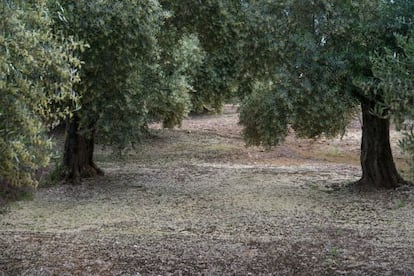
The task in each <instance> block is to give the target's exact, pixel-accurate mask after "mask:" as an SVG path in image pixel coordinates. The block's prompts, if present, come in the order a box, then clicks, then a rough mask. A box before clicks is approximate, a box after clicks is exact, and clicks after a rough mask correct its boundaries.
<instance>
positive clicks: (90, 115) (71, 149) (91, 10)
mask: <svg viewBox="0 0 414 276" xmlns="http://www.w3.org/2000/svg"><path fill="white" fill-rule="evenodd" d="M54 9H55V10H56V11H60V14H61V16H59V18H57V20H60V21H57V22H58V24H56V26H55V28H56V30H59V31H62V32H63V33H64V34H65V35H68V36H74V37H75V38H76V39H78V40H84V41H85V42H87V44H88V45H89V47H88V48H87V49H86V50H85V51H84V52H83V53H81V55H80V58H81V60H82V61H83V62H84V65H83V66H82V69H81V71H80V76H81V82H80V83H79V84H77V85H76V87H75V88H76V91H77V92H78V93H79V94H80V95H81V100H80V104H81V109H80V110H79V111H77V112H75V113H74V116H73V117H72V118H70V119H69V120H68V127H67V136H66V143H65V149H64V165H65V167H66V168H67V171H68V176H69V178H71V179H73V181H74V183H79V181H80V178H81V177H82V176H93V175H96V174H102V173H103V172H102V170H100V169H99V168H98V167H97V166H96V165H95V163H94V161H93V153H94V144H95V137H96V138H99V141H100V142H101V143H106V144H111V145H116V146H118V147H124V146H126V145H128V144H129V143H131V142H137V141H138V140H139V139H140V137H141V136H142V135H143V134H144V133H145V131H146V128H147V125H148V123H149V122H151V121H152V120H157V121H162V122H163V123H164V126H166V127H171V126H174V125H177V124H180V122H181V120H182V118H183V116H185V115H186V114H187V113H188V111H189V110H190V104H191V102H190V96H189V91H191V81H190V78H191V72H192V70H191V67H192V66H196V65H197V64H198V63H200V62H201V60H202V58H203V54H202V51H201V50H200V49H199V47H198V39H197V37H196V36H194V35H191V34H187V35H185V36H181V37H180V38H179V39H177V40H176V43H174V44H170V43H166V41H168V40H169V38H170V37H174V35H173V32H174V30H171V29H169V28H167V27H166V26H164V22H165V20H166V19H167V18H168V17H169V16H171V14H170V13H169V12H168V11H166V10H164V9H163V8H162V7H161V5H160V4H159V3H158V1H154V0H144V1H141V0H140V1H138V0H123V1H109V0H104V1H96V0H95V1H69V0H67V1H66V0H65V1H60V3H59V5H54ZM162 46H165V47H164V48H163V47H162Z"/></svg>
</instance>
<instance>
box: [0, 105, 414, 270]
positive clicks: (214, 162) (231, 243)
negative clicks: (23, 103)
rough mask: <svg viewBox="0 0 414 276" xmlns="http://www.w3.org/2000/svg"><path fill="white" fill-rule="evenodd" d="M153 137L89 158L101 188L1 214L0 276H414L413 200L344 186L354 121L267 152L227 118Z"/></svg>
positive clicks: (49, 195)
mask: <svg viewBox="0 0 414 276" xmlns="http://www.w3.org/2000/svg"><path fill="white" fill-rule="evenodd" d="M152 128H153V129H154V133H155V137H154V138H153V139H151V140H148V141H146V142H145V143H144V144H142V145H140V146H138V148H136V149H135V150H129V151H125V152H124V156H123V157H122V158H121V157H117V156H114V155H111V154H110V153H111V152H110V151H109V150H108V149H102V148H99V147H98V149H97V153H96V159H97V161H98V164H99V165H100V166H101V167H102V168H103V169H104V170H105V172H106V175H105V176H104V177H99V178H95V179H85V180H84V181H83V183H82V185H80V186H70V185H64V184H60V185H56V186H53V187H48V188H40V189H39V190H38V191H37V193H36V194H35V195H34V198H33V199H32V200H27V201H20V202H16V203H13V204H12V205H11V206H10V207H9V210H7V211H6V212H3V213H2V214H0V275H194V274H195V275H201V274H202V275H222V274H226V275H259V274H262V275H263V274H265V275H414V189H413V188H412V187H402V188H400V189H398V190H394V191H380V192H365V193H359V192H355V191H351V190H349V189H347V188H346V185H347V184H348V183H350V182H352V181H356V180H358V178H359V177H360V168H359V165H358V153H359V143H360V125H359V122H358V120H355V122H354V123H353V124H352V125H351V126H350V128H349V130H348V132H347V134H346V135H345V136H344V137H343V138H342V139H339V138H338V139H330V140H328V139H319V140H303V139H296V138H295V137H294V135H293V134H292V135H290V136H289V137H288V138H287V140H286V143H285V144H283V145H281V146H279V147H277V148H275V149H273V150H271V151H264V150H263V149H261V148H257V147H252V148H246V147H244V143H243V141H242V139H241V137H240V130H241V128H240V127H239V126H238V125H237V114H236V110H235V107H233V106H226V108H225V112H224V114H222V115H206V116H198V117H193V118H191V119H188V120H185V121H184V123H183V126H182V128H180V129H175V130H161V129H159V126H158V125H153V126H152ZM392 137H393V138H392V139H393V144H395V143H396V140H397V139H398V135H397V133H395V132H394V131H393V132H392ZM394 153H395V155H396V157H397V161H398V163H399V164H403V163H404V162H403V161H404V157H403V156H402V155H401V154H399V153H398V150H397V149H394Z"/></svg>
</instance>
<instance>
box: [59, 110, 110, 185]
mask: <svg viewBox="0 0 414 276" xmlns="http://www.w3.org/2000/svg"><path fill="white" fill-rule="evenodd" d="M78 129H79V118H78V117H77V116H76V115H75V116H74V117H73V118H71V119H70V120H69V121H68V122H67V126H66V140H65V149H64V155H63V164H64V166H65V168H66V170H67V172H68V173H67V177H68V179H69V180H70V181H72V183H73V184H75V185H76V184H80V182H81V178H83V177H93V176H96V175H103V174H104V173H103V171H102V170H101V169H99V168H98V167H97V166H96V164H95V163H94V162H93V152H94V140H95V139H94V134H95V131H94V127H93V126H91V129H92V132H91V135H90V137H89V136H88V137H85V136H83V135H81V134H79V132H78Z"/></svg>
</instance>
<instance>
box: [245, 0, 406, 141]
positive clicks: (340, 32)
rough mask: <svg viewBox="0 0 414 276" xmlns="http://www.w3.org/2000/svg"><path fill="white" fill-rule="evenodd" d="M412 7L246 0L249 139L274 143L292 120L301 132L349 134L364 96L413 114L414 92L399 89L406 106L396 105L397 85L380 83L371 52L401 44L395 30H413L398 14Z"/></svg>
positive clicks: (378, 109) (380, 106) (383, 111)
mask: <svg viewBox="0 0 414 276" xmlns="http://www.w3.org/2000/svg"><path fill="white" fill-rule="evenodd" d="M403 6H404V8H402V7H403ZM408 7H409V8H410V9H411V10H412V9H413V5H412V4H410V3H409V2H407V1H392V2H391V1H389V2H388V1H380V0H378V1H358V2H356V1H326V0H319V1H295V0H292V1H290V0H286V1H251V2H246V3H245V6H244V12H245V14H246V24H247V25H248V29H249V34H250V36H249V39H247V40H244V41H242V43H241V44H240V47H241V48H242V49H243V50H242V51H240V53H241V55H242V57H243V58H242V59H243V60H244V61H245V62H244V63H243V64H242V65H241V68H242V69H241V71H242V72H244V76H247V78H245V80H246V81H249V78H250V81H249V83H247V85H246V84H243V83H242V84H243V85H239V90H240V91H241V93H240V94H241V95H242V96H244V97H245V100H244V102H243V105H244V106H242V107H241V116H240V122H241V123H242V124H243V125H244V126H245V127H246V129H245V131H244V136H245V138H246V139H247V141H248V143H249V144H256V145H258V144H263V145H269V146H272V145H274V144H276V143H278V142H280V141H282V140H283V137H284V136H285V135H286V134H287V131H286V127H287V126H288V125H289V126H291V127H292V128H293V129H295V131H296V134H297V135H299V136H305V137H311V138H312V137H318V136H320V135H325V136H334V135H338V134H342V133H343V132H344V130H345V127H346V126H347V124H348V122H349V121H350V119H351V118H352V116H353V115H354V113H355V110H356V107H358V105H359V103H360V102H362V101H368V102H370V103H373V105H374V106H375V108H374V109H373V110H372V111H373V113H375V114H376V115H377V116H379V117H384V116H386V117H388V116H391V115H393V116H395V118H396V117H398V114H399V112H400V111H401V113H402V114H405V115H404V116H406V115H407V114H408V113H409V111H408V109H410V108H409V107H410V106H412V104H411V105H410V102H411V101H412V100H411V99H412V93H411V94H410V93H409V92H407V93H403V92H402V91H401V89H399V90H400V92H398V94H399V95H400V98H399V99H398V103H399V105H400V106H396V108H395V109H390V108H388V107H387V104H386V103H387V102H388V97H389V93H388V92H385V91H384V89H383V88H381V89H378V87H377V83H378V77H377V76H375V73H374V71H375V70H376V69H375V65H374V63H373V61H372V59H371V58H370V55H371V54H372V53H374V52H377V53H378V54H379V55H381V56H383V55H384V53H385V52H384V48H385V47H388V48H389V49H393V50H392V51H394V49H396V47H397V45H396V40H395V36H394V33H395V32H397V33H404V32H407V29H406V28H405V25H407V24H405V25H404V24H401V23H398V22H399V21H398V19H399V16H401V15H402V13H403V12H405V13H406V14H409V12H407V11H406V9H407V8H408ZM249 49H251V50H250V51H249ZM257 80H259V81H260V82H261V83H271V87H270V89H269V87H261V86H259V87H258V86H257V85H255V83H256V82H257ZM373 84H375V86H374V85H373ZM393 95H395V93H394V94H393ZM410 95H411V96H410ZM392 97H393V98H394V100H395V99H396V98H395V96H392ZM403 106H404V107H403ZM396 110H398V112H397V111H396ZM285 112H286V113H285ZM271 137H274V138H271Z"/></svg>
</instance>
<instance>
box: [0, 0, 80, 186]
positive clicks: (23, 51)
mask: <svg viewBox="0 0 414 276" xmlns="http://www.w3.org/2000/svg"><path fill="white" fill-rule="evenodd" d="M0 14H1V16H0V18H1V19H0V25H1V28H0V189H6V187H8V186H13V187H14V188H17V187H26V186H36V184H37V181H36V179H35V177H34V175H35V172H36V170H37V169H39V168H42V167H44V166H46V165H47V164H48V162H49V159H50V156H51V147H52V143H51V141H50V140H49V139H48V137H47V136H46V135H45V130H46V127H47V126H53V125H56V124H57V123H58V122H59V120H61V119H62V118H63V117H65V116H67V115H68V114H70V113H71V112H72V111H73V110H75V109H77V94H76V93H75V92H74V90H73V89H72V84H73V83H75V82H77V81H78V80H79V78H78V75H77V70H76V68H79V67H80V61H79V60H78V59H77V58H75V57H74V56H73V51H74V50H76V49H80V47H81V46H82V44H79V43H75V42H73V39H68V40H65V39H64V38H63V37H61V36H59V35H54V34H53V33H52V32H51V24H52V21H51V19H50V18H51V15H50V12H49V10H48V9H47V7H46V3H45V1H42V0H31V1H12V0H6V1H2V4H0Z"/></svg>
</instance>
